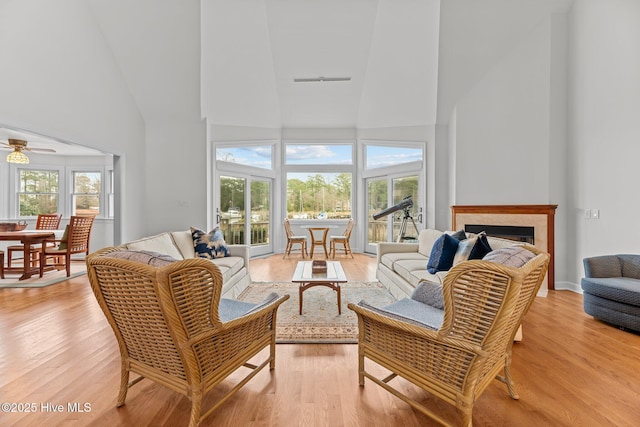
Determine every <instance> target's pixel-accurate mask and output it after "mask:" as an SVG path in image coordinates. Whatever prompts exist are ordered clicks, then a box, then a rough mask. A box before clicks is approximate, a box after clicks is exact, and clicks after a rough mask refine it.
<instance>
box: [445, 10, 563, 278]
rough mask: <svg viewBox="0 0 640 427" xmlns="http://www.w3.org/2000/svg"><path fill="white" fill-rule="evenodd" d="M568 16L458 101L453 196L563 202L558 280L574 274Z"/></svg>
mask: <svg viewBox="0 0 640 427" xmlns="http://www.w3.org/2000/svg"><path fill="white" fill-rule="evenodd" d="M567 49H568V44H567V21H566V14H561V15H552V16H550V17H548V18H547V19H545V20H544V21H542V22H541V23H540V25H539V26H538V27H537V28H536V29H535V30H534V31H532V32H531V33H530V34H529V35H528V36H527V37H525V38H524V39H523V40H521V41H520V42H519V43H518V44H517V45H516V47H515V48H514V49H513V50H511V51H510V52H508V53H507V54H506V55H505V56H504V57H503V58H502V59H501V60H500V61H498V62H497V63H496V64H495V65H494V66H493V67H492V69H491V70H489V72H488V73H487V74H486V75H485V76H484V77H483V78H482V79H480V80H479V81H478V82H477V83H476V85H475V86H474V87H473V88H472V89H471V90H470V91H469V92H468V93H467V94H466V95H465V96H464V97H463V98H462V99H460V100H459V101H458V103H457V105H456V108H455V110H454V113H453V116H452V120H451V121H450V123H449V135H448V140H449V141H448V144H449V146H450V147H449V149H450V151H451V152H450V156H451V157H450V159H449V162H448V163H449V168H450V169H451V170H450V171H449V173H450V177H451V175H453V174H455V175H454V176H453V177H451V178H450V180H451V181H452V182H450V183H449V186H450V191H449V198H450V201H451V204H458V205H467V204H471V205H474V204H479V205H483V204H485V205H491V204H498V205H499V204H557V205H558V209H557V211H556V221H555V225H556V240H555V253H556V256H555V260H556V264H555V265H556V268H555V271H556V281H560V282H564V281H566V280H567V274H568V273H567V267H566V266H567V252H568V249H567V248H568V246H572V245H568V243H567V239H568V236H569V234H568V233H567V227H566V224H567V211H568V206H567V201H566V197H567V173H566V170H567V167H566V162H567V156H568V155H567V146H568V142H567V139H568V137H567V125H566V117H567V112H566V111H567V84H568V83H567V62H568V61H567Z"/></svg>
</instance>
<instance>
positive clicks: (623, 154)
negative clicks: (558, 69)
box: [568, 0, 640, 283]
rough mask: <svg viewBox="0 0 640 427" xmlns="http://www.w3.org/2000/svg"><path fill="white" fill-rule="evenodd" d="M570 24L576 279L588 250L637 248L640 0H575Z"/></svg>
mask: <svg viewBox="0 0 640 427" xmlns="http://www.w3.org/2000/svg"><path fill="white" fill-rule="evenodd" d="M569 28H570V31H569V40H570V47H571V50H570V53H571V55H570V77H571V78H570V91H569V112H570V113H569V114H570V116H569V134H570V154H571V155H570V163H569V166H570V172H571V178H570V179H571V181H570V187H569V188H570V189H571V191H570V193H571V194H570V203H571V205H570V208H571V209H570V215H569V218H568V225H569V227H571V228H573V230H572V234H574V235H575V239H576V247H575V251H573V253H572V255H573V262H572V263H571V264H570V266H571V267H572V271H571V275H570V277H569V278H570V279H571V278H572V279H573V280H575V281H576V282H577V283H579V279H580V277H581V276H583V275H584V269H583V266H582V259H583V258H584V257H588V256H594V255H602V254H613V253H639V248H638V241H640V228H639V227H638V226H637V221H638V211H640V199H639V198H638V197H637V195H638V182H640V179H639V175H640V172H639V170H640V169H639V168H638V159H640V77H639V76H640V2H638V1H637V0H607V1H606V2H604V1H600V0H577V1H576V2H575V4H574V6H573V10H572V12H571V14H570V25H569ZM585 209H599V210H600V216H601V218H600V219H585V217H584V211H585Z"/></svg>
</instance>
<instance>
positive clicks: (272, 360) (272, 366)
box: [269, 319, 276, 371]
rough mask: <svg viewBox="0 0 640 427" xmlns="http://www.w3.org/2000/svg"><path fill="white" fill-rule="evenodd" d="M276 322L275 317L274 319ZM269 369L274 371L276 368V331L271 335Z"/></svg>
mask: <svg viewBox="0 0 640 427" xmlns="http://www.w3.org/2000/svg"><path fill="white" fill-rule="evenodd" d="M273 323H274V324H275V319H273ZM269 356H270V357H269V370H270V371H273V370H274V369H275V368H276V336H275V331H274V333H273V336H272V337H271V344H270V345H269Z"/></svg>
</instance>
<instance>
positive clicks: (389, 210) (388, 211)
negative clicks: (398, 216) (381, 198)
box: [373, 196, 413, 220]
mask: <svg viewBox="0 0 640 427" xmlns="http://www.w3.org/2000/svg"><path fill="white" fill-rule="evenodd" d="M412 206H413V200H412V199H411V196H407V197H405V198H404V199H402V201H401V202H400V203H398V204H397V205H394V206H391V207H390V208H387V209H384V210H381V211H380V212H376V213H374V214H373V219H375V220H378V219H380V218H382V217H385V216H387V215H389V214H392V213H394V212H397V211H399V210H402V209H409V208H410V207H412Z"/></svg>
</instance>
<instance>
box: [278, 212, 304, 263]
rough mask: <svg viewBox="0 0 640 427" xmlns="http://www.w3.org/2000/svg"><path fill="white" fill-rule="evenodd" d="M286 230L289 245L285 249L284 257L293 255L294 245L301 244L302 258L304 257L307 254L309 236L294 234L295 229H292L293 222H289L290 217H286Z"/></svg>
mask: <svg viewBox="0 0 640 427" xmlns="http://www.w3.org/2000/svg"><path fill="white" fill-rule="evenodd" d="M284 231H285V233H286V235H287V247H286V248H285V250H284V254H283V255H282V258H284V257H285V256H287V255H291V249H292V248H293V245H296V244H299V245H300V252H301V253H302V258H303V259H304V258H305V255H306V254H307V237H306V236H296V235H294V234H293V231H292V230H291V223H290V222H289V218H285V219H284Z"/></svg>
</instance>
